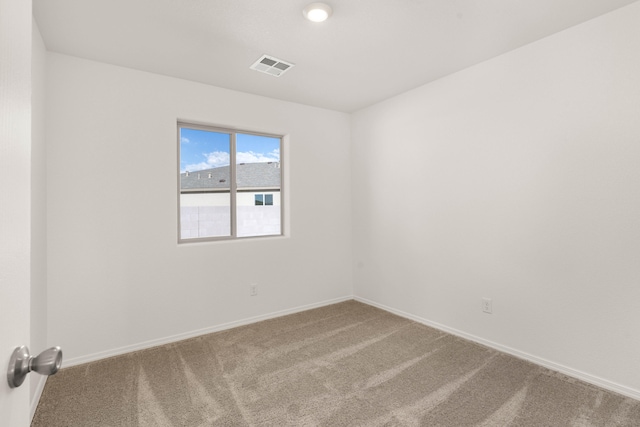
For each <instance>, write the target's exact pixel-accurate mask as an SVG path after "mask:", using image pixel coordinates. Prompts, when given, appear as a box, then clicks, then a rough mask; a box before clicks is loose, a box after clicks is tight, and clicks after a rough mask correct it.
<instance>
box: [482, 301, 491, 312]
mask: <svg viewBox="0 0 640 427" xmlns="http://www.w3.org/2000/svg"><path fill="white" fill-rule="evenodd" d="M482 311H483V312H484V313H487V314H492V313H493V301H492V300H491V298H482Z"/></svg>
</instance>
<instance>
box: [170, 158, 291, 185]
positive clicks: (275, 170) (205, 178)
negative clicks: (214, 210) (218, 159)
mask: <svg viewBox="0 0 640 427" xmlns="http://www.w3.org/2000/svg"><path fill="white" fill-rule="evenodd" d="M230 180H231V176H230V172H229V166H222V167H219V168H212V169H203V170H199V171H193V172H192V171H189V172H185V173H181V174H180V191H182V192H190V191H206V190H214V191H215V190H216V189H219V190H222V189H228V188H229V182H230ZM236 181H237V183H238V189H242V188H260V189H264V188H270V189H279V188H280V162H265V163H239V164H238V165H237V167H236Z"/></svg>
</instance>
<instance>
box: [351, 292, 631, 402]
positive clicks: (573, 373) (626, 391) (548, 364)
mask: <svg viewBox="0 0 640 427" xmlns="http://www.w3.org/2000/svg"><path fill="white" fill-rule="evenodd" d="M353 299H355V300H356V301H359V302H362V303H364V304H368V305H371V306H373V307H377V308H380V309H382V310H385V311H388V312H390V313H393V314H396V315H398V316H400V317H404V318H406V319H410V320H414V321H416V322H418V323H422V324H423V325H427V326H430V327H432V328H435V329H439V330H441V331H444V332H447V333H450V334H452V335H456V336H458V337H461V338H464V339H467V340H469V341H473V342H476V343H478V344H482V345H485V346H487V347H491V348H493V349H495V350H498V351H501V352H503V353H507V354H510V355H512V356H515V357H518V358H520V359H524V360H527V361H529V362H531V363H535V364H536V365H540V366H544V367H545V368H548V369H551V370H553V371H556V372H560V373H562V374H565V375H568V376H570V377H573V378H576V379H579V380H582V381H584V382H586V383H589V384H593V385H596V386H598V387H602V388H604V389H607V390H610V391H613V392H615V393H618V394H621V395H623V396H627V397H631V398H633V399H636V400H640V391H639V390H636V389H633V388H630V387H626V386H624V385H621V384H618V383H615V382H612V381H608V380H606V379H604V378H600V377H597V376H595V375H591V374H588V373H586V372H582V371H579V370H576V369H573V368H570V367H568V366H564V365H561V364H558V363H555V362H552V361H550V360H546V359H543V358H540V357H537V356H534V355H532V354H529V353H525V352H522V351H520V350H516V349H514V348H511V347H507V346H505V345H502V344H498V343H495V342H493V341H489V340H486V339H484V338H480V337H478V336H475V335H472V334H468V333H466V332H463V331H459V330H457V329H454V328H450V327H448V326H445V325H442V324H440V323H437V322H433V321H431V320H428V319H424V318H422V317H419V316H415V315H413V314H410V313H406V312H404V311H402V310H396V309H395V308H391V307H388V306H386V305H384V304H380V303H377V302H375V301H371V300H368V299H366V298H361V297H358V296H354V297H353Z"/></svg>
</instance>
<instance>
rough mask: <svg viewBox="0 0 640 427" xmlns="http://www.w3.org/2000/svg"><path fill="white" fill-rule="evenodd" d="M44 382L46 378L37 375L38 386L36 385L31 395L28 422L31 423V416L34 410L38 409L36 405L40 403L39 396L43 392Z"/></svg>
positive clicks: (34, 412)
mask: <svg viewBox="0 0 640 427" xmlns="http://www.w3.org/2000/svg"><path fill="white" fill-rule="evenodd" d="M32 375H34V374H32ZM46 382H47V377H46V376H44V375H38V384H37V385H36V391H35V393H34V394H33V398H32V399H31V403H30V408H31V413H30V416H29V420H30V421H33V416H34V415H35V414H36V409H38V403H40V396H42V392H43V391H44V385H45V383H46Z"/></svg>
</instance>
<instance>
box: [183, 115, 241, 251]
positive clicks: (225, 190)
mask: <svg viewBox="0 0 640 427" xmlns="http://www.w3.org/2000/svg"><path fill="white" fill-rule="evenodd" d="M230 153H231V135H230V134H227V133H219V132H212V131H205V130H200V129H190V128H187V127H181V128H180V238H181V239H194V238H202V237H221V236H230V235H231V191H230V189H231V187H230V185H231V174H230V163H229V162H230V160H229V159H230V158H231V156H230Z"/></svg>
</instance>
